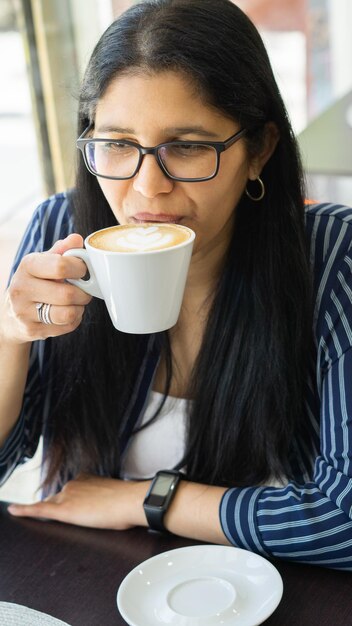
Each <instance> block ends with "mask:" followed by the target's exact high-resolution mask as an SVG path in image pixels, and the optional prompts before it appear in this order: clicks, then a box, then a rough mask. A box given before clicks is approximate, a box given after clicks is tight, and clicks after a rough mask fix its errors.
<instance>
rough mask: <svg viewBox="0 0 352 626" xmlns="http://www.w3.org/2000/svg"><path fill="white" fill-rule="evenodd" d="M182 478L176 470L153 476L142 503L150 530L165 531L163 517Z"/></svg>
mask: <svg viewBox="0 0 352 626" xmlns="http://www.w3.org/2000/svg"><path fill="white" fill-rule="evenodd" d="M183 476H184V474H182V472H178V471H176V470H161V471H160V472H157V473H156V474H155V476H154V478H153V480H152V484H151V485H150V487H149V489H148V493H147V495H146V497H145V500H144V502H143V507H144V513H145V516H146V518H147V522H148V524H149V528H150V529H151V530H158V531H160V532H163V531H165V526H164V523H163V519H164V515H165V513H166V511H167V510H168V508H169V506H170V503H171V501H172V498H173V497H174V495H175V493H176V490H177V486H178V484H179V482H180V480H181V478H182V477H183Z"/></svg>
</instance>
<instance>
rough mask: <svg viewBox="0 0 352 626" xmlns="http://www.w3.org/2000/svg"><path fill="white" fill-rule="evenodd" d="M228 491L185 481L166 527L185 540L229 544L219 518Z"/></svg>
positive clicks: (175, 499) (167, 514) (179, 489)
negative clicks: (186, 538) (223, 496)
mask: <svg viewBox="0 0 352 626" xmlns="http://www.w3.org/2000/svg"><path fill="white" fill-rule="evenodd" d="M225 490H226V489H225V488H224V487H214V486H209V485H202V484H198V483H192V482H187V481H185V480H182V481H181V482H180V484H179V486H178V489H177V492H176V495H175V497H174V499H173V501H172V502H171V505H170V507H169V510H168V511H167V513H166V515H165V518H164V523H165V527H166V528H167V530H169V531H170V532H172V533H174V534H176V535H181V536H182V537H189V538H191V539H196V540H199V541H206V542H209V543H219V544H228V541H227V539H226V537H225V535H224V533H223V531H222V529H221V525H220V519H219V505H220V500H221V498H222V495H223V493H224V492H225Z"/></svg>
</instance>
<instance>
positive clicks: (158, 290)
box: [64, 224, 195, 334]
mask: <svg viewBox="0 0 352 626" xmlns="http://www.w3.org/2000/svg"><path fill="white" fill-rule="evenodd" d="M164 226H165V224H163V227H164ZM170 226H172V225H170ZM116 228H121V229H124V226H117V227H116V226H112V227H110V228H105V229H102V231H97V233H100V232H103V231H109V230H112V229H116ZM178 228H182V229H185V231H187V232H186V235H187V239H186V240H185V241H183V242H182V243H179V244H176V245H173V246H170V247H166V248H161V249H157V250H155V249H154V250H141V251H133V252H131V251H126V252H124V251H115V250H114V251H112V250H106V249H102V248H98V247H93V246H92V245H90V243H89V240H90V239H91V238H92V237H93V236H94V235H96V234H97V233H92V234H91V235H89V236H88V237H87V238H86V239H85V242H84V245H85V248H73V249H71V250H67V251H66V252H65V253H64V256H74V257H78V258H80V259H82V260H83V261H84V262H85V264H86V265H87V268H88V271H89V274H90V277H89V279H87V280H84V279H78V280H75V279H68V282H70V283H72V284H73V285H76V286H77V287H80V289H83V291H85V292H86V293H89V294H90V295H92V296H96V297H97V298H102V299H103V300H104V301H105V304H106V307H107V309H108V311H109V314H110V317H111V320H112V323H113V325H114V326H115V328H117V330H120V331H122V332H125V333H134V334H147V333H155V332H160V331H163V330H166V329H168V328H171V327H172V326H174V325H175V324H176V322H177V319H178V316H179V313H180V309H181V305H182V300H183V293H184V289H185V285H186V279H187V274H188V269H189V264H190V260H191V256H192V249H193V242H194V239H195V233H194V232H193V230H191V229H190V228H188V227H186V226H180V225H178Z"/></svg>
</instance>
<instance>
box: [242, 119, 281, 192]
mask: <svg viewBox="0 0 352 626" xmlns="http://www.w3.org/2000/svg"><path fill="white" fill-rule="evenodd" d="M279 139H280V133H279V130H278V128H277V126H276V124H274V122H267V123H266V124H265V126H264V131H263V141H262V147H261V149H260V150H259V152H258V154H256V155H255V156H254V157H253V158H252V160H251V163H250V166H249V174H248V178H249V179H250V180H256V179H257V178H258V176H260V174H261V171H262V169H263V167H264V165H265V163H266V162H267V161H269V159H270V157H271V155H272V154H273V152H274V151H275V148H276V146H277V143H278V141H279Z"/></svg>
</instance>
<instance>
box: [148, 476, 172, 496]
mask: <svg viewBox="0 0 352 626" xmlns="http://www.w3.org/2000/svg"><path fill="white" fill-rule="evenodd" d="M173 482H175V476H174V475H173V474H162V475H161V476H158V478H157V480H156V481H155V483H154V486H153V489H152V491H151V493H150V495H153V496H163V497H165V496H166V495H167V494H168V492H169V489H170V487H171V485H172V483H173Z"/></svg>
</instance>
